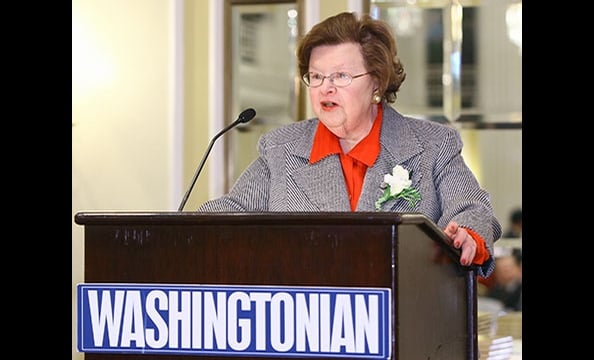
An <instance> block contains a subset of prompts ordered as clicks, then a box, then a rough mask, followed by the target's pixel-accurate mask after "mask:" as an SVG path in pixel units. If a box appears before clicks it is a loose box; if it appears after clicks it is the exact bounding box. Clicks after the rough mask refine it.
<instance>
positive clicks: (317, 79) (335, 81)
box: [301, 71, 369, 88]
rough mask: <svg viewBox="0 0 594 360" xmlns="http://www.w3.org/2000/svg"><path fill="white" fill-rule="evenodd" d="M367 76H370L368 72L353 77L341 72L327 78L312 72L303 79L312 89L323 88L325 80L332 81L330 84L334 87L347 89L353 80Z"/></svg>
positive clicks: (304, 75)
mask: <svg viewBox="0 0 594 360" xmlns="http://www.w3.org/2000/svg"><path fill="white" fill-rule="evenodd" d="M367 74H369V72H366V73H363V74H358V75H351V74H349V73H347V72H344V71H339V72H335V73H332V74H330V75H328V76H326V75H322V74H320V73H317V72H311V71H310V72H306V73H305V74H303V76H302V77H301V79H302V80H303V82H304V83H305V85H307V86H309V87H312V88H315V87H318V86H321V85H322V84H323V83H324V79H328V80H330V83H332V85H334V86H337V87H345V86H349V85H350V84H351V83H352V82H353V79H356V78H358V77H361V76H364V75H367Z"/></svg>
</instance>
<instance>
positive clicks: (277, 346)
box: [77, 283, 392, 359]
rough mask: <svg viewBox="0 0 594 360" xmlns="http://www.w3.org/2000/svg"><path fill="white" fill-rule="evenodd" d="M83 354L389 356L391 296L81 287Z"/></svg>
mask: <svg viewBox="0 0 594 360" xmlns="http://www.w3.org/2000/svg"><path fill="white" fill-rule="evenodd" d="M77 301H78V304H77V319H78V343H77V346H78V350H79V351H81V352H90V353H91V352H92V353H133V354H141V353H142V354H174V355H208V356H274V357H312V358H315V357H324V358H328V357H332V358H349V359H389V358H390V357H391V350H392V349H391V345H392V331H391V329H392V326H391V321H392V320H391V317H392V315H391V314H392V309H391V304H392V300H391V289H390V288H351V287H347V288H342V287H330V288H328V287H292V286H291V287H276V286H234V285H180V284H107V283H105V284H104V283H100V284H78V285H77Z"/></svg>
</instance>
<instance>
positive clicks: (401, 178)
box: [375, 165, 421, 210]
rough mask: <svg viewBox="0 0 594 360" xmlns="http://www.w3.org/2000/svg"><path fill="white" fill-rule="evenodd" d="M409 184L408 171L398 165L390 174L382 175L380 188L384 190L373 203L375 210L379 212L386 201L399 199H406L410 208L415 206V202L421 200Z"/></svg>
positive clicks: (410, 181)
mask: <svg viewBox="0 0 594 360" xmlns="http://www.w3.org/2000/svg"><path fill="white" fill-rule="evenodd" d="M411 184H412V180H411V179H410V177H409V174H408V170H406V169H405V168H403V167H402V166H400V165H396V166H394V169H392V174H386V175H384V182H383V183H382V185H381V188H382V189H385V190H384V193H383V194H382V196H380V198H379V199H377V201H376V202H375V209H376V210H380V209H381V208H382V205H383V204H384V203H385V202H386V201H388V200H392V199H399V198H403V199H406V200H408V203H409V204H410V205H411V206H415V204H416V203H417V201H419V200H421V195H420V194H419V191H418V190H417V189H414V188H412V187H411Z"/></svg>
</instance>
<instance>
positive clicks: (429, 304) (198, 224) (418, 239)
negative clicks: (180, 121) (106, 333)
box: [75, 212, 478, 360]
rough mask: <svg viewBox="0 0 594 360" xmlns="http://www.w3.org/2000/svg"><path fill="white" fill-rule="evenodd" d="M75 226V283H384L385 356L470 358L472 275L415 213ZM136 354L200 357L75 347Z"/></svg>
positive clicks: (109, 219) (171, 216)
mask: <svg viewBox="0 0 594 360" xmlns="http://www.w3.org/2000/svg"><path fill="white" fill-rule="evenodd" d="M75 222H76V223H77V224H79V225H83V226H84V234H85V240H84V241H85V243H84V253H85V258H84V264H85V268H84V279H85V280H84V281H85V283H170V284H226V285H266V284H271V285H275V286H276V285H280V286H289V285H290V286H328V287H329V286H340V287H351V286H352V287H383V288H391V289H392V295H393V309H392V317H393V319H392V327H393V330H392V357H391V359H394V360H421V359H431V360H435V359H442V360H443V359H451V360H461V359H469V360H478V345H477V344H478V340H477V308H476V305H477V295H476V272H475V270H474V269H473V268H471V267H464V266H461V265H459V262H458V260H457V259H458V257H459V252H458V251H457V250H456V249H453V248H452V247H451V246H450V245H449V244H448V240H447V238H446V237H445V235H444V234H443V232H442V231H441V230H440V229H439V228H437V227H436V225H435V224H434V223H433V222H431V221H430V220H429V219H427V218H426V217H425V216H423V215H420V214H408V213H382V212H377V213H342V212H341V213H265V214H256V213H241V214H211V213H209V214H205V213H195V212H157V213H140V212H113V213H98V212H79V213H77V214H76V215H75ZM139 357H140V358H142V359H164V358H171V359H174V360H182V359H190V358H191V359H199V358H205V357H204V356H186V355H175V356H163V355H148V354H146V355H142V356H139V355H137V354H136V355H131V354H103V353H100V354H96V353H85V359H88V360H92V359H135V358H139ZM208 358H216V359H235V360H237V359H238V357H237V356H232V357H221V356H219V357H208ZM250 358H251V359H253V357H250ZM264 359H277V358H274V357H270V356H267V357H265V358H264Z"/></svg>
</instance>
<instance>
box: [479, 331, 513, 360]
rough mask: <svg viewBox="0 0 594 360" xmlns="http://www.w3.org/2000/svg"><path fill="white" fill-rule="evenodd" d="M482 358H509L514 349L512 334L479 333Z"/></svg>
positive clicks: (499, 359) (485, 359)
mask: <svg viewBox="0 0 594 360" xmlns="http://www.w3.org/2000/svg"><path fill="white" fill-rule="evenodd" d="M478 346H479V359H480V360H509V359H511V357H512V354H513V351H514V342H513V338H512V337H511V336H504V337H495V338H492V337H489V336H484V335H479V337H478Z"/></svg>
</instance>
